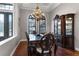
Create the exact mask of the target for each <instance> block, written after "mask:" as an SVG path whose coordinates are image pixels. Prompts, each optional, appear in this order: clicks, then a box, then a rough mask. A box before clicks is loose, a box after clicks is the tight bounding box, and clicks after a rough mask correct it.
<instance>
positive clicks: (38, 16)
mask: <svg viewBox="0 0 79 59" xmlns="http://www.w3.org/2000/svg"><path fill="white" fill-rule="evenodd" d="M33 15H34V16H35V18H36V20H37V21H38V20H40V19H41V18H42V16H44V13H43V12H42V11H41V9H40V8H39V6H38V4H37V6H36V8H35V10H34V12H33Z"/></svg>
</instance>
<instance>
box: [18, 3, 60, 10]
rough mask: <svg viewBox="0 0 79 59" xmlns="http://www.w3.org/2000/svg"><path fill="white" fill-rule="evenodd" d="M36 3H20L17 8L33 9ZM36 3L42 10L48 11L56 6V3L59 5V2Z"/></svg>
mask: <svg viewBox="0 0 79 59" xmlns="http://www.w3.org/2000/svg"><path fill="white" fill-rule="evenodd" d="M36 5H37V4H36V3H20V4H19V8H20V9H26V10H34V9H35V7H36ZM38 5H39V7H40V9H41V10H42V11H45V12H49V11H51V10H53V9H54V8H56V7H57V6H58V5H60V3H38Z"/></svg>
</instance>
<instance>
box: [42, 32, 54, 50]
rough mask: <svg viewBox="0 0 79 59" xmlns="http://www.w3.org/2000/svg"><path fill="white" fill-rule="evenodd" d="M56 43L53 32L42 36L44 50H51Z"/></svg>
mask: <svg viewBox="0 0 79 59" xmlns="http://www.w3.org/2000/svg"><path fill="white" fill-rule="evenodd" d="M54 43H55V40H54V36H53V34H51V33H48V34H46V35H44V36H43V37H42V38H41V42H40V46H41V49H42V50H50V49H51V48H52V46H53V45H54Z"/></svg>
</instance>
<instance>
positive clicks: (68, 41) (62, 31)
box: [54, 14, 74, 50]
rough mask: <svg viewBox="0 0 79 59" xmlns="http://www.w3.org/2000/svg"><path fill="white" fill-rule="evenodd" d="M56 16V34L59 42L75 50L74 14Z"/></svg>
mask: <svg viewBox="0 0 79 59" xmlns="http://www.w3.org/2000/svg"><path fill="white" fill-rule="evenodd" d="M56 17H57V16H56ZM56 17H55V19H54V32H55V34H54V35H55V38H56V40H57V43H60V44H59V45H60V46H62V47H64V48H67V49H72V50H74V14H65V15H61V16H59V17H57V18H56Z"/></svg>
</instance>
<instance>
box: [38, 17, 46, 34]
mask: <svg viewBox="0 0 79 59" xmlns="http://www.w3.org/2000/svg"><path fill="white" fill-rule="evenodd" d="M39 23H40V25H39V33H41V34H44V33H46V18H45V16H43V17H42V19H41V20H40V22H39Z"/></svg>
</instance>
